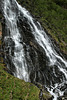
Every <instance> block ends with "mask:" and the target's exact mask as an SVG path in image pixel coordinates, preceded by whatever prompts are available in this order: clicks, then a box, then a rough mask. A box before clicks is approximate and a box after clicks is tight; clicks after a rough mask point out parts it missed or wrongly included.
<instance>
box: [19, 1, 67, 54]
mask: <svg viewBox="0 0 67 100" xmlns="http://www.w3.org/2000/svg"><path fill="white" fill-rule="evenodd" d="M17 1H18V2H19V3H20V4H21V5H22V6H23V7H26V8H27V9H28V10H29V11H30V12H31V13H32V14H33V15H34V16H35V17H36V18H37V20H39V21H40V22H41V24H42V26H43V27H44V28H45V29H46V30H47V31H48V33H49V34H50V35H51V36H52V38H53V39H54V40H55V41H56V43H57V45H59V47H58V48H60V49H61V51H63V53H65V54H67V9H65V7H66V3H67V2H66V0H65V1H63V0H62V1H61V0H59V1H58V2H57V0H23V1H22V0H17ZM62 2H63V4H62Z"/></svg>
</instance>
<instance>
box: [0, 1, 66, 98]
mask: <svg viewBox="0 0 67 100" xmlns="http://www.w3.org/2000/svg"><path fill="white" fill-rule="evenodd" d="M1 3H2V7H3V8H2V9H3V15H4V18H5V20H4V22H5V23H4V24H3V29H4V31H3V41H4V45H3V47H4V52H5V60H6V63H7V67H8V69H9V72H10V73H12V74H13V75H14V76H16V77H18V78H20V79H24V80H25V81H27V82H33V83H36V82H38V83H41V84H43V85H44V86H45V87H46V88H47V90H48V91H49V92H50V93H51V94H52V95H53V96H54V99H53V100H57V97H58V96H62V95H63V94H64V91H65V90H66V88H67V61H66V60H65V58H62V57H61V56H60V55H59V54H58V53H57V50H55V47H54V45H53V44H52V42H51V39H50V38H49V37H48V35H47V34H46V33H45V31H44V29H43V28H42V27H41V25H40V23H39V22H38V21H36V20H35V19H34V18H32V16H31V15H30V13H29V12H28V11H27V10H26V9H25V8H23V7H21V6H20V5H19V4H18V3H17V2H16V0H3V1H2V2H1Z"/></svg>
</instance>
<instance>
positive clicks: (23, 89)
mask: <svg viewBox="0 0 67 100" xmlns="http://www.w3.org/2000/svg"><path fill="white" fill-rule="evenodd" d="M3 69H5V67H3V64H0V100H39V92H40V91H39V89H38V88H37V87H36V86H34V85H33V84H31V83H26V82H24V81H22V80H20V79H17V78H15V77H13V76H11V75H10V74H8V73H7V72H5V71H4V70H3Z"/></svg>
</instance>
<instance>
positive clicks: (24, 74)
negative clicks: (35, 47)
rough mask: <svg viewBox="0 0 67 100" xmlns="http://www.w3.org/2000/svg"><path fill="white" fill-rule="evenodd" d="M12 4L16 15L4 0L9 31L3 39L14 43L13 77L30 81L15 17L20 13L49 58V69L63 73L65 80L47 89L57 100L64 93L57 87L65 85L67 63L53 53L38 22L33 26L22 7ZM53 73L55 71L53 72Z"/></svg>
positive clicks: (7, 0)
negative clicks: (14, 69) (55, 68)
mask: <svg viewBox="0 0 67 100" xmlns="http://www.w3.org/2000/svg"><path fill="white" fill-rule="evenodd" d="M12 2H15V4H16V5H17V9H18V11H19V12H18V15H17V14H16V12H15V11H14V10H13V9H12V5H11V2H10V0H4V2H3V3H4V17H5V19H6V25H8V30H10V35H9V36H6V37H5V40H7V39H8V38H12V40H13V41H14V43H15V51H14V56H12V62H13V64H14V65H15V67H16V71H15V73H14V75H15V76H16V77H18V78H21V79H24V80H25V81H30V79H29V73H28V68H27V62H26V59H25V55H24V54H25V52H24V48H23V45H22V44H21V43H20V42H21V40H20V38H21V35H20V32H19V30H18V26H17V16H20V12H21V13H22V15H23V17H24V18H26V19H27V21H28V24H29V26H30V28H31V32H32V33H31V34H33V35H34V37H35V40H36V41H37V43H38V44H39V45H40V46H41V47H42V48H43V49H44V51H45V52H46V56H47V57H48V58H49V67H50V66H54V65H56V66H57V68H58V69H59V71H60V72H62V73H63V75H64V76H65V79H64V80H63V81H62V83H60V84H59V83H56V84H54V86H51V90H50V88H48V87H47V89H48V91H49V92H50V93H51V94H52V95H54V97H55V98H54V100H57V97H58V94H59V96H61V95H63V93H64V91H60V89H58V87H61V86H62V84H64V83H67V70H66V68H67V62H66V60H64V59H63V58H62V57H61V56H59V54H58V53H57V52H56V51H55V49H54V47H53V45H52V42H51V40H50V38H49V37H48V36H47V34H46V33H45V32H44V30H43V29H42V27H41V25H40V23H39V22H37V24H38V26H37V25H36V24H35V22H34V19H33V18H32V16H31V15H30V13H29V12H28V11H27V10H26V9H25V8H23V7H21V6H20V5H19V4H18V3H17V2H16V0H13V1H12ZM54 73H55V71H54ZM54 89H56V92H57V93H58V94H57V93H56V92H55V93H53V90H54Z"/></svg>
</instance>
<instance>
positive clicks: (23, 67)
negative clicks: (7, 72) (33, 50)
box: [4, 0, 29, 81]
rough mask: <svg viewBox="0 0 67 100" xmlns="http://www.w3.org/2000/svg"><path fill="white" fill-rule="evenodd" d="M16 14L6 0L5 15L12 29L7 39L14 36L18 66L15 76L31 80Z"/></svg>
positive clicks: (15, 58) (15, 56)
mask: <svg viewBox="0 0 67 100" xmlns="http://www.w3.org/2000/svg"><path fill="white" fill-rule="evenodd" d="M16 16H17V15H16V13H15V12H13V11H12V6H11V4H10V0H4V17H5V19H6V25H8V30H9V29H10V36H6V37H5V40H7V39H10V38H12V39H13V41H14V43H15V52H14V56H12V62H13V63H14V65H15V66H16V72H15V73H14V76H16V77H18V78H20V79H24V80H25V81H29V75H28V70H27V64H26V60H25V56H24V49H23V45H22V44H21V43H20V42H21V41H20V38H21V35H20V33H19V30H18V27H17V18H16ZM18 64H19V66H18Z"/></svg>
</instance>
